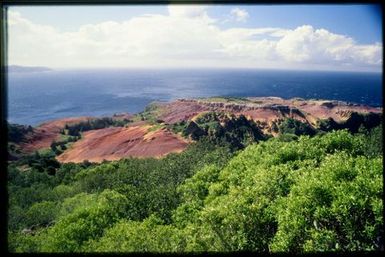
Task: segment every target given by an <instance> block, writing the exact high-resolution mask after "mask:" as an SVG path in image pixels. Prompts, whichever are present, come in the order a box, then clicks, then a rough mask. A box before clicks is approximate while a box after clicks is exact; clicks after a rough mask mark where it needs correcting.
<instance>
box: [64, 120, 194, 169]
mask: <svg viewBox="0 0 385 257" xmlns="http://www.w3.org/2000/svg"><path fill="white" fill-rule="evenodd" d="M149 128H150V126H149V125H146V126H130V127H127V128H123V127H110V128H105V129H98V130H92V131H87V132H85V133H84V134H83V137H82V139H80V140H79V141H77V142H75V143H74V144H73V145H72V147H71V148H70V149H68V150H66V151H65V152H64V153H62V154H61V155H59V156H58V157H57V160H58V161H60V162H63V163H66V162H75V163H79V162H83V161H84V160H88V161H90V162H102V161H103V160H110V161H112V160H119V159H122V158H126V157H130V156H131V157H162V156H164V155H167V154H169V153H172V152H181V151H183V150H184V149H185V148H186V147H187V145H188V142H187V141H186V140H184V139H183V138H181V137H180V136H178V135H175V134H174V133H172V132H170V131H168V130H167V129H164V128H163V129H158V130H155V131H149Z"/></svg>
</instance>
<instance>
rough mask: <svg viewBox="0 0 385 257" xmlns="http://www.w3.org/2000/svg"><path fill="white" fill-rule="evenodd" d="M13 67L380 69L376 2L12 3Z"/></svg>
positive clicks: (379, 19)
mask: <svg viewBox="0 0 385 257" xmlns="http://www.w3.org/2000/svg"><path fill="white" fill-rule="evenodd" d="M7 14H8V63H9V65H24V66H46V67H51V68H96V67H97V68H124V67H127V68H146V67H148V68H154V67H159V68H175V67H178V68H181V67H182V68H192V67H198V68H199V67H202V68H206V67H213V68H222V67H228V68H267V69H300V70H303V69H305V70H346V71H375V72H380V71H382V51H383V49H382V48H383V47H382V13H381V11H380V10H379V8H378V7H376V6H374V5H195V4H194V5H151V6H150V5H142V6H141V5H130V6H77V7H74V6H23V7H16V6H15V7H9V8H8V13H7Z"/></svg>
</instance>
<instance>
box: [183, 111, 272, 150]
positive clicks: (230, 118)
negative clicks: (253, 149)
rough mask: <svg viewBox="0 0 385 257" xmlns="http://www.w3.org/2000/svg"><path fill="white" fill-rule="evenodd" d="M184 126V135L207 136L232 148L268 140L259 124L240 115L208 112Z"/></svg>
mask: <svg viewBox="0 0 385 257" xmlns="http://www.w3.org/2000/svg"><path fill="white" fill-rule="evenodd" d="M180 127H182V135H184V136H190V137H191V138H192V139H193V140H199V139H201V138H207V139H208V140H209V141H211V142H214V143H216V144H217V145H223V144H227V145H229V146H230V148H231V149H232V150H239V149H243V148H244V147H245V146H247V145H249V144H251V143H254V142H258V141H260V140H266V138H267V137H266V136H265V135H264V134H263V133H262V132H261V130H260V129H259V128H258V126H257V124H256V123H255V122H254V121H252V120H248V119H246V117H245V116H243V115H240V116H239V117H236V116H235V115H233V114H226V113H217V112H208V113H204V114H202V115H201V116H199V117H197V119H196V120H195V122H194V121H190V122H189V123H188V125H185V126H183V125H182V126H181V125H180V124H179V125H177V127H176V128H177V129H179V128H180Z"/></svg>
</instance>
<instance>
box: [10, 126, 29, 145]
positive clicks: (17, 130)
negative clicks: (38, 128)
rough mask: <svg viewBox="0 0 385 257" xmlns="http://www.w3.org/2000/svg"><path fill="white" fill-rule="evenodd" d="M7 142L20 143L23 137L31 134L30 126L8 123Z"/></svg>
mask: <svg viewBox="0 0 385 257" xmlns="http://www.w3.org/2000/svg"><path fill="white" fill-rule="evenodd" d="M7 125H8V142H13V143H20V142H22V141H23V139H24V138H25V135H26V134H28V133H30V132H32V131H33V128H32V127H31V126H25V125H19V124H11V123H8V124H7Z"/></svg>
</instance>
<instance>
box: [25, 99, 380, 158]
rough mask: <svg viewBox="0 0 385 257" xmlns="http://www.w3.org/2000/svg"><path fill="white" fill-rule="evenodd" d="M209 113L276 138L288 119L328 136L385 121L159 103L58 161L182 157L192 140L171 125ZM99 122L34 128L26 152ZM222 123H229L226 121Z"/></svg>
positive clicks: (306, 106) (360, 111) (238, 105)
mask: <svg viewBox="0 0 385 257" xmlns="http://www.w3.org/2000/svg"><path fill="white" fill-rule="evenodd" d="M209 112H213V113H222V114H229V115H233V116H235V117H240V116H244V117H246V119H248V120H252V121H253V122H255V124H256V126H257V127H258V129H259V130H260V131H261V132H262V133H264V134H270V135H273V136H275V135H276V134H277V133H279V130H278V127H277V126H278V124H280V123H281V122H282V121H284V120H286V119H287V118H291V119H292V120H296V121H299V122H301V123H303V124H305V125H306V126H307V127H310V128H314V129H316V128H323V129H324V130H325V131H328V130H332V129H341V128H348V129H350V130H351V131H353V132H355V131H357V130H358V128H359V126H360V125H362V124H364V125H365V127H368V128H370V127H373V126H376V125H378V124H380V123H381V121H382V108H374V107H369V106H363V105H357V104H351V103H346V102H340V101H326V100H303V99H298V98H296V99H289V100H286V99H282V98H278V97H250V98H242V99H238V98H206V99H180V100H176V101H173V102H169V103H157V104H153V105H151V108H147V109H146V111H145V112H144V113H141V114H138V115H136V116H133V115H129V114H121V115H116V116H114V117H113V119H116V120H119V119H120V120H122V119H128V118H130V119H131V118H133V119H134V120H135V119H136V120H137V121H136V122H133V123H130V124H127V125H125V126H124V127H106V128H101V129H93V130H90V131H87V132H83V134H82V138H81V139H80V140H78V141H77V142H75V143H73V144H72V145H71V146H70V147H69V148H68V149H65V150H64V152H63V153H62V154H60V155H59V156H58V157H57V159H58V160H59V161H61V162H82V161H84V160H89V161H94V162H101V161H103V160H104V159H106V160H117V159H121V158H125V157H130V156H132V157H161V156H164V155H166V154H168V153H171V152H180V151H183V150H184V149H185V148H186V147H187V145H188V143H189V141H188V140H187V139H184V138H182V137H181V136H180V135H177V134H175V133H173V132H172V131H171V130H170V129H169V128H170V126H173V125H177V124H179V123H181V122H182V123H185V124H187V123H190V122H191V121H195V120H196V119H197V118H199V117H201V116H202V115H203V114H205V113H209ZM144 114H145V115H144ZM221 117H226V115H221ZM93 119H96V118H92V117H79V118H67V119H61V120H56V121H51V122H47V123H44V124H42V125H40V126H38V127H36V128H34V130H33V131H34V132H33V133H29V134H28V136H27V137H26V140H25V141H24V142H22V143H21V144H20V147H21V149H22V150H23V152H25V153H31V152H33V151H36V150H39V149H42V148H49V147H50V145H51V143H52V142H53V141H57V140H59V139H60V137H61V136H62V135H61V131H62V130H63V129H64V128H65V127H66V126H68V125H71V124H78V123H79V122H84V121H87V120H93ZM139 119H141V121H139ZM224 119H226V118H224ZM219 122H221V123H223V124H225V123H226V120H223V121H221V120H219ZM191 124H195V123H190V125H189V126H188V127H187V128H188V129H190V130H192V129H195V130H197V129H199V128H194V127H193V125H191Z"/></svg>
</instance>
